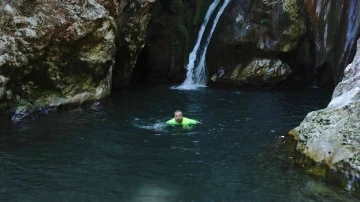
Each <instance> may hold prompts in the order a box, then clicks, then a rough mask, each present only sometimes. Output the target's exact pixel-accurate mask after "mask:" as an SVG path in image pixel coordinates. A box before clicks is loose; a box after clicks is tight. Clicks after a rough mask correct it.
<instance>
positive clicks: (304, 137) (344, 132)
mask: <svg viewBox="0 0 360 202" xmlns="http://www.w3.org/2000/svg"><path fill="white" fill-rule="evenodd" d="M359 123H360V40H359V41H358V52H357V53H356V56H355V58H354V60H353V62H352V64H350V65H348V66H347V68H346V69H345V71H344V78H343V79H342V81H341V82H340V83H339V84H338V85H337V87H336V88H335V91H334V93H333V96H332V100H331V102H330V104H329V105H328V107H327V108H325V109H322V110H318V111H314V112H310V113H309V114H308V115H307V116H306V118H305V119H304V121H303V122H302V123H301V124H300V125H299V126H298V127H296V128H295V129H293V130H292V131H290V132H289V135H288V137H287V139H286V142H287V144H288V145H289V144H293V146H290V147H289V148H290V149H291V152H292V153H293V154H294V157H295V161H296V162H297V163H299V164H300V165H302V166H304V167H306V168H307V169H308V170H309V171H310V172H312V173H314V174H318V175H322V176H326V177H330V178H334V177H335V178H336V179H337V180H339V181H340V182H341V183H342V184H343V185H344V186H345V187H347V188H348V189H357V191H359V189H358V188H359V185H360V183H359V181H358V179H359V178H360V124H359Z"/></svg>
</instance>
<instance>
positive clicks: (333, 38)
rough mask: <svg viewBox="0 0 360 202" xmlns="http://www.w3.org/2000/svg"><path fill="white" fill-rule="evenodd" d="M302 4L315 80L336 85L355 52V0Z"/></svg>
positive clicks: (359, 20)
mask: <svg viewBox="0 0 360 202" xmlns="http://www.w3.org/2000/svg"><path fill="white" fill-rule="evenodd" d="M305 5H306V10H307V13H308V15H309V18H310V24H309V25H310V27H309V31H310V36H311V39H312V41H313V43H314V45H313V48H314V51H313V52H314V56H315V61H314V63H315V64H313V66H314V67H313V69H314V72H316V75H314V77H315V79H316V83H317V85H319V86H324V85H331V86H336V84H337V83H338V82H339V81H340V79H341V77H342V73H343V70H344V68H345V67H346V66H347V64H349V63H350V62H351V61H352V59H353V57H354V54H355V52H356V40H357V39H358V37H359V34H360V4H359V1H358V0H340V1H325V0H305Z"/></svg>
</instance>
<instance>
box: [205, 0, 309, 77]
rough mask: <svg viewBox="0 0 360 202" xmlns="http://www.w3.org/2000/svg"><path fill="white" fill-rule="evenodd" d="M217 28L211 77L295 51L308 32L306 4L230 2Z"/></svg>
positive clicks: (272, 0)
mask: <svg viewBox="0 0 360 202" xmlns="http://www.w3.org/2000/svg"><path fill="white" fill-rule="evenodd" d="M217 27H218V28H217V29H216V32H215V34H214V37H213V39H212V42H211V44H210V47H209V51H208V62H207V64H208V69H209V73H210V75H213V74H214V73H216V72H218V71H219V68H222V67H223V68H226V69H233V71H236V69H237V68H238V66H239V64H242V63H249V62H251V61H253V60H254V59H256V58H269V59H273V60H277V59H279V58H280V55H281V54H284V53H289V52H292V51H295V50H296V49H297V48H298V45H299V43H300V42H301V41H302V40H303V38H304V35H305V34H306V31H307V28H306V12H305V5H304V2H302V1H296V0H282V1H278V0H261V1H255V0H253V1H245V0H239V1H232V2H231V3H230V4H229V5H228V8H227V10H226V11H225V12H224V14H223V16H222V19H221V20H220V22H219V24H218V25H217ZM230 71H231V70H230ZM244 76H245V75H244ZM285 78H286V77H282V79H285ZM260 80H261V79H260ZM260 80H259V81H260ZM264 80H266V79H264ZM218 82H222V80H218Z"/></svg>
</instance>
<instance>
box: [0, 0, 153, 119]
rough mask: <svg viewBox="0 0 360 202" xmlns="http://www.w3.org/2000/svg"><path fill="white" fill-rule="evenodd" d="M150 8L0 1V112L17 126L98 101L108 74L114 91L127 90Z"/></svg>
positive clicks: (94, 1) (99, 0) (91, 1)
mask: <svg viewBox="0 0 360 202" xmlns="http://www.w3.org/2000/svg"><path fill="white" fill-rule="evenodd" d="M154 1H155V0H138V1H127V0H113V1H104V0H81V1H56V0H47V1H45V0H23V1H10V0H4V1H1V2H0V10H1V14H0V27H1V30H0V78H1V80H0V103H1V104H0V112H3V111H7V114H14V112H15V116H13V118H14V119H21V118H22V117H24V116H26V115H27V114H29V113H31V112H33V111H34V110H36V111H41V110H42V109H45V108H47V107H55V108H56V107H58V106H61V105H68V104H73V103H82V102H85V101H88V100H96V99H100V98H103V97H104V96H106V95H109V94H110V92H111V87H112V79H113V69H114V68H115V76H114V80H115V85H116V86H118V85H120V86H123V85H126V84H127V83H128V81H129V80H130V78H131V73H132V70H133V68H134V66H135V61H136V59H137V57H138V53H139V52H140V50H141V48H142V46H143V44H144V37H145V33H146V25H147V23H148V20H149V18H150V10H149V9H150V8H151V4H152V3H153V2H154ZM54 11H56V12H54ZM116 45H117V47H116ZM116 48H118V51H117V49H116ZM116 52H117V53H118V54H117V56H119V57H118V58H117V61H116V62H117V63H116V64H117V65H116V66H115V65H114V64H115V60H114V58H115V54H116Z"/></svg>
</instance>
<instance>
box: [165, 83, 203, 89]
mask: <svg viewBox="0 0 360 202" xmlns="http://www.w3.org/2000/svg"><path fill="white" fill-rule="evenodd" d="M206 87H207V86H205V85H201V84H193V85H180V86H173V87H171V88H170V89H174V90H199V89H200V88H206Z"/></svg>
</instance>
